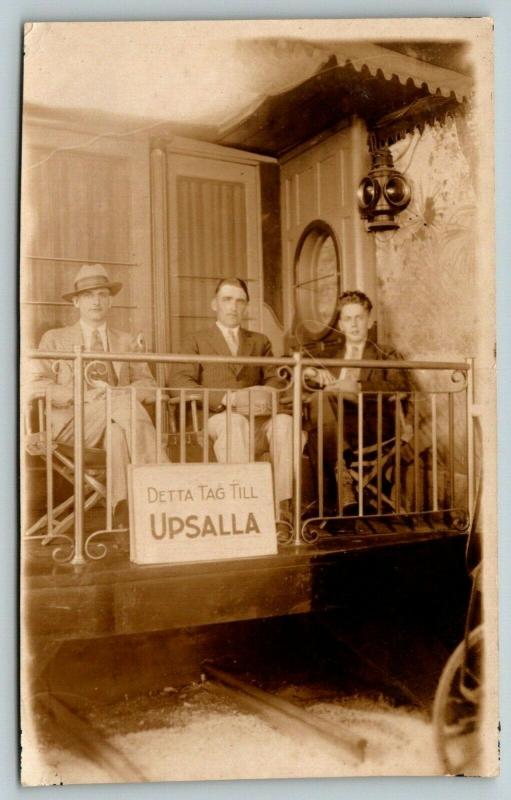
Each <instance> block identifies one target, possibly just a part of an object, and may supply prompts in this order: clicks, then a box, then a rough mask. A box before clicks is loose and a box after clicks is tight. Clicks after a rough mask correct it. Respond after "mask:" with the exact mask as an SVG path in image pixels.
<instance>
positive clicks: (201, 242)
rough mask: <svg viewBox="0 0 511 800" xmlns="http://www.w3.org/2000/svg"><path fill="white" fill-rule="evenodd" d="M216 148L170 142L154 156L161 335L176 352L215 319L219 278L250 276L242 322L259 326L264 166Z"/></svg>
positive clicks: (158, 332) (158, 325)
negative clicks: (193, 149) (181, 147)
mask: <svg viewBox="0 0 511 800" xmlns="http://www.w3.org/2000/svg"><path fill="white" fill-rule="evenodd" d="M200 149H201V146H199V150H200ZM222 151H223V152H222ZM214 152H215V155H214V156H212V154H211V153H210V152H208V149H207V148H206V155H202V154H200V153H199V154H195V153H193V154H190V155H189V154H186V153H183V152H175V151H174V150H173V149H172V146H170V145H169V146H168V147H166V148H165V150H163V149H158V150H156V151H153V155H152V163H153V199H155V200H156V203H154V212H153V224H154V225H155V235H156V241H155V243H154V244H155V247H154V253H153V260H154V266H155V286H156V295H157V296H156V309H155V310H156V328H157V330H156V341H157V343H158V348H159V349H164V350H168V351H170V352H179V350H180V347H181V344H182V342H183V338H184V337H186V335H187V334H188V333H190V332H191V331H194V330H197V329H199V328H203V327H205V326H207V325H208V324H210V323H211V322H212V321H213V320H214V313H213V311H212V310H211V300H212V298H213V293H214V290H215V286H216V284H217V282H218V281H219V280H220V278H222V277H227V276H230V277H239V278H243V279H244V280H245V281H246V282H247V284H248V287H249V292H250V305H249V308H248V315H247V319H246V320H245V325H246V326H247V327H249V328H252V329H257V328H259V327H260V325H261V313H262V259H261V224H260V196H259V168H258V166H257V163H240V161H239V159H240V155H239V151H231V150H230V149H229V148H219V147H218V148H217V147H214ZM232 152H234V153H235V154H236V155H235V156H234V157H235V159H236V160H234V161H231V160H229V158H230V154H232ZM219 155H220V156H222V155H224V158H222V157H218V156H219ZM241 157H243V156H241ZM248 159H250V154H249V155H248ZM155 194H156V197H155ZM158 203H159V207H158ZM154 213H156V215H157V216H156V218H155V216H154ZM158 215H159V218H158ZM162 229H165V230H162ZM165 240H166V241H165ZM158 287H159V288H158Z"/></svg>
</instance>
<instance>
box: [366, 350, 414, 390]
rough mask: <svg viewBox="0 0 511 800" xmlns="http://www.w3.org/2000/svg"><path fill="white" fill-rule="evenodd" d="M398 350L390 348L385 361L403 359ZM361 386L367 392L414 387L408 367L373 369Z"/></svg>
mask: <svg viewBox="0 0 511 800" xmlns="http://www.w3.org/2000/svg"><path fill="white" fill-rule="evenodd" d="M402 360H403V356H402V355H401V354H400V353H399V352H398V351H397V350H388V351H386V353H385V361H402ZM360 388H361V389H362V391H366V392H371V391H372V392H409V391H411V389H412V386H411V382H410V376H409V374H408V370H406V369H395V368H394V369H388V368H384V369H372V370H371V373H370V378H369V379H368V380H362V381H360Z"/></svg>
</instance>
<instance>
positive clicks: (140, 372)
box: [31, 322, 156, 433]
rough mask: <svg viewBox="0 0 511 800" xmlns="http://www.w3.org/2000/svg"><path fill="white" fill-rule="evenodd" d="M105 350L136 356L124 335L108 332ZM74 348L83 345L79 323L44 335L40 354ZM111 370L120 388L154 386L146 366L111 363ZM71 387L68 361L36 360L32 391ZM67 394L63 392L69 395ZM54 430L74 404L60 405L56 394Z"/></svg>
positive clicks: (133, 344)
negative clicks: (112, 369) (50, 387)
mask: <svg viewBox="0 0 511 800" xmlns="http://www.w3.org/2000/svg"><path fill="white" fill-rule="evenodd" d="M107 338H108V349H109V352H111V353H135V352H137V345H136V342H135V339H134V337H132V336H131V334H129V333H125V332H124V331H118V330H115V329H114V328H107ZM76 345H83V346H84V345H85V343H84V340H83V334H82V327H81V325H80V323H79V322H77V323H75V324H74V325H66V326H65V327H63V328H54V329H52V330H49V331H46V333H44V334H43V336H42V338H41V341H40V343H39V350H62V351H63V352H64V351H67V352H72V351H73V349H74V347H75V346H76ZM112 363H113V368H114V371H115V374H116V376H117V383H118V385H119V386H156V382H155V380H154V378H153V376H152V374H151V371H150V369H149V367H148V365H147V364H144V363H143V362H133V363H131V362H128V361H114V362H112ZM72 385H73V366H72V362H70V361H57V362H56V361H50V360H44V359H37V361H34V364H33V370H32V383H31V388H32V390H35V391H37V390H39V389H44V388H46V387H47V386H57V387H63V388H64V389H65V390H66V389H67V390H69V389H70V388H71V387H72ZM68 393H69V392H68V391H67V392H65V394H68ZM53 405H54V409H53V412H52V417H53V430H54V432H55V433H57V432H58V431H60V430H61V429H62V428H63V427H64V425H65V424H66V423H67V422H68V421H69V420H70V419H72V417H73V402H72V400H71V401H67V402H65V401H64V400H62V401H59V396H58V391H57V392H55V397H54V402H53Z"/></svg>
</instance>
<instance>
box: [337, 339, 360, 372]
mask: <svg viewBox="0 0 511 800" xmlns="http://www.w3.org/2000/svg"><path fill="white" fill-rule="evenodd" d="M365 346H366V340H364V341H363V342H351V343H349V344H347V345H346V354H345V356H344V357H345V358H347V359H349V360H350V361H355V360H358V359H361V358H362V357H363V355H364V348H365ZM348 378H349V379H350V380H352V381H358V380H359V379H360V367H343V368H342V369H341V371H340V373H339V380H341V381H344V380H346V379H348Z"/></svg>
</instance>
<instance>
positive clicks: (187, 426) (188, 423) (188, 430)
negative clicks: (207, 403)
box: [167, 391, 215, 463]
mask: <svg viewBox="0 0 511 800" xmlns="http://www.w3.org/2000/svg"><path fill="white" fill-rule="evenodd" d="M201 400H202V395H201V394H200V392H185V391H183V400H182V401H181V397H180V396H174V397H169V398H168V409H169V414H168V435H167V441H168V455H169V458H170V460H171V461H172V462H173V463H188V462H189V463H197V462H204V461H206V462H209V461H215V455H214V452H213V448H212V445H211V442H210V441H209V437H208V436H205V435H204V431H203V430H202V428H201V426H200V424H199V418H200V417H201V414H200V411H199V403H200V402H201Z"/></svg>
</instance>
